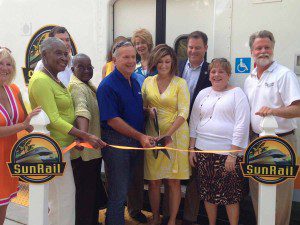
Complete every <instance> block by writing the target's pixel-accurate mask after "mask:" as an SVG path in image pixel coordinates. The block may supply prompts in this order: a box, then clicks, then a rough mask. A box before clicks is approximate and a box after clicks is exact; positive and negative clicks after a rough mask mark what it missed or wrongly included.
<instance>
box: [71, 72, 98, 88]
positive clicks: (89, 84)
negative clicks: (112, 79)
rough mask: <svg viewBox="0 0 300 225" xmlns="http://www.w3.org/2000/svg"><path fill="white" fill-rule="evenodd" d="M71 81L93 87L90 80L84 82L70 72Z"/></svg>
mask: <svg viewBox="0 0 300 225" xmlns="http://www.w3.org/2000/svg"><path fill="white" fill-rule="evenodd" d="M71 82H72V83H73V84H83V85H88V86H90V87H92V88H95V87H94V85H93V84H92V82H91V81H89V82H88V83H87V84H86V83H84V82H82V81H81V80H79V79H78V77H76V76H75V75H74V74H72V76H71V79H70V83H71Z"/></svg>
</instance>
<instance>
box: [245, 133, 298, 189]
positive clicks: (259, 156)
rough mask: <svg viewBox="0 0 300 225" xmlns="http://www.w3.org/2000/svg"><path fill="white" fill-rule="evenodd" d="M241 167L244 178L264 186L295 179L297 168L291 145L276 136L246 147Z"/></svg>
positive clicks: (258, 140)
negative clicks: (250, 178)
mask: <svg viewBox="0 0 300 225" xmlns="http://www.w3.org/2000/svg"><path fill="white" fill-rule="evenodd" d="M241 167H242V171H243V174H244V176H245V177H252V178H253V179H255V180H257V181H258V182H261V183H265V184H277V183H281V182H283V181H285V180H286V179H288V178H290V179H295V177H296V176H297V172H298V168H299V166H298V165H296V155H295V152H294V150H293V148H292V147H291V145H290V144H289V143H288V142H287V141H286V140H284V139H282V138H280V137H276V136H265V137H260V138H257V139H255V140H254V141H253V142H252V143H251V144H250V145H249V146H248V148H247V150H246V152H245V157H244V162H242V163H241Z"/></svg>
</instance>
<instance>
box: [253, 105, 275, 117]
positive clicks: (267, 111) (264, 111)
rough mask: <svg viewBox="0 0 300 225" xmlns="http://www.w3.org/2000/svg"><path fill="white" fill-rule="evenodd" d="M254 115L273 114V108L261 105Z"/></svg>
mask: <svg viewBox="0 0 300 225" xmlns="http://www.w3.org/2000/svg"><path fill="white" fill-rule="evenodd" d="M255 115H258V116H262V117H265V116H270V115H274V109H272V108H269V107H267V106H263V107H261V109H260V110H259V111H258V112H256V113H255Z"/></svg>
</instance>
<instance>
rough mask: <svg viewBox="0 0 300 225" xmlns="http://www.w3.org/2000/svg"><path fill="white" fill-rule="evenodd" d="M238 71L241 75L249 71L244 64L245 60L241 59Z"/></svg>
mask: <svg viewBox="0 0 300 225" xmlns="http://www.w3.org/2000/svg"><path fill="white" fill-rule="evenodd" d="M236 69H237V71H238V72H239V73H244V72H246V71H248V70H249V69H248V67H247V66H246V64H245V63H244V62H243V59H240V63H239V65H238V66H237V67H236Z"/></svg>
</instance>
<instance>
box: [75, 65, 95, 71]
mask: <svg viewBox="0 0 300 225" xmlns="http://www.w3.org/2000/svg"><path fill="white" fill-rule="evenodd" d="M76 67H77V69H79V71H80V72H84V71H85V70H88V71H93V70H94V67H93V66H88V67H85V66H83V65H78V66H76Z"/></svg>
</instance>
